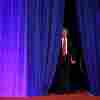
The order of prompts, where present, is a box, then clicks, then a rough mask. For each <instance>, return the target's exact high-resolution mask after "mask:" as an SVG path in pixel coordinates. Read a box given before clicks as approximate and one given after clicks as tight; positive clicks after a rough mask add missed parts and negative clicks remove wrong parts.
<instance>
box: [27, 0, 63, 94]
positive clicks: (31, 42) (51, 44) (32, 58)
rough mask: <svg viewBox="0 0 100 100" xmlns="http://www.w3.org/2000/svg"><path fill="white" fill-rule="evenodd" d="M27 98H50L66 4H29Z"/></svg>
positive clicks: (54, 0)
mask: <svg viewBox="0 0 100 100" xmlns="http://www.w3.org/2000/svg"><path fill="white" fill-rule="evenodd" d="M27 4H28V14H27V15H28V18H27V19H28V20H27V21H28V34H27V36H28V68H27V71H28V77H27V78H28V88H27V89H28V91H27V93H28V95H30V96H35V95H47V94H48V88H49V87H50V85H51V82H52V78H53V76H54V72H55V69H56V64H57V59H58V53H59V44H60V43H59V42H60V33H61V31H62V25H63V13H64V0H28V3H27Z"/></svg>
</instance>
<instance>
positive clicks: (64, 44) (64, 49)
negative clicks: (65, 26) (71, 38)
mask: <svg viewBox="0 0 100 100" xmlns="http://www.w3.org/2000/svg"><path fill="white" fill-rule="evenodd" d="M65 55H66V39H65V38H64V42H63V56H65Z"/></svg>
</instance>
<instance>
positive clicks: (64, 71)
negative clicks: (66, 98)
mask: <svg viewBox="0 0 100 100" xmlns="http://www.w3.org/2000/svg"><path fill="white" fill-rule="evenodd" d="M70 53H71V42H70V37H69V32H68V30H67V29H63V32H62V33H61V40H60V55H59V64H58V66H57V69H56V73H55V76H54V79H53V84H52V86H51V88H50V89H51V90H52V91H54V92H56V93H65V92H67V91H68V92H69V91H70V89H71V84H72V83H71V82H72V81H71V76H72V75H71V70H72V66H71V64H73V65H74V64H76V59H73V56H72V55H71V54H70Z"/></svg>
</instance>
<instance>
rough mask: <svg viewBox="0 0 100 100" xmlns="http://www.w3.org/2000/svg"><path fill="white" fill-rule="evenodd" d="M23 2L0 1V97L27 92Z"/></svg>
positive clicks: (18, 0) (25, 23) (21, 0)
mask: <svg viewBox="0 0 100 100" xmlns="http://www.w3.org/2000/svg"><path fill="white" fill-rule="evenodd" d="M25 5H26V2H25V0H0V96H25V95H27V94H26V93H27V92H26V87H27V78H26V75H27V73H26V68H27V45H26V43H27V38H26V37H27V36H26V35H27V30H26V29H27V26H26V25H27V21H25V20H26V13H25Z"/></svg>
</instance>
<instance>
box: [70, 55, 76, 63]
mask: <svg viewBox="0 0 100 100" xmlns="http://www.w3.org/2000/svg"><path fill="white" fill-rule="evenodd" d="M71 64H76V60H73V57H72V56H71Z"/></svg>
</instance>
